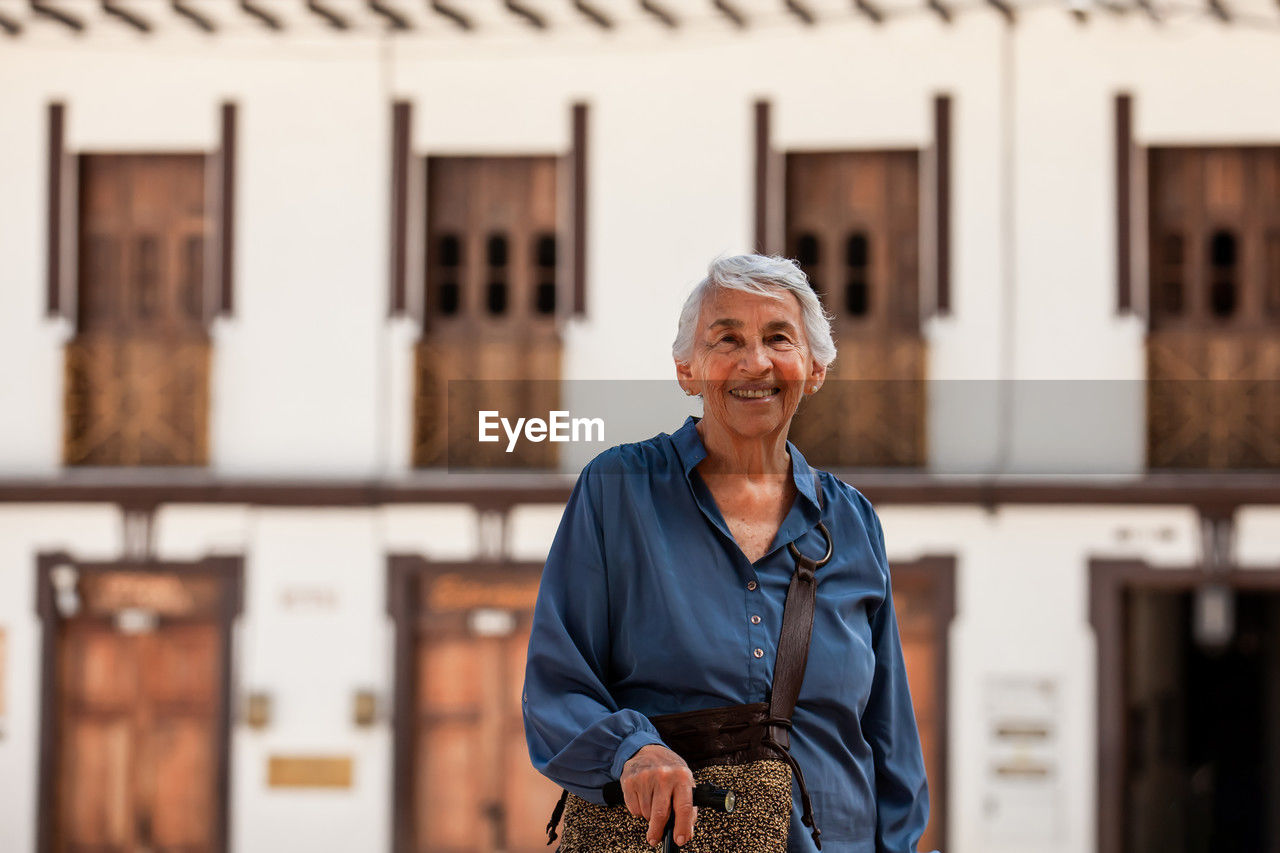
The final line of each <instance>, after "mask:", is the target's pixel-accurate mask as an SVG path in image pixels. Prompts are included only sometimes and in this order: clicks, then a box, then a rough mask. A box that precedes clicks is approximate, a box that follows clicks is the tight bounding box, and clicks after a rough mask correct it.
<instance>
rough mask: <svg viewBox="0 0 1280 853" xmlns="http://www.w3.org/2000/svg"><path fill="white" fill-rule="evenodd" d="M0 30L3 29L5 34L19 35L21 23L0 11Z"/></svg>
mask: <svg viewBox="0 0 1280 853" xmlns="http://www.w3.org/2000/svg"><path fill="white" fill-rule="evenodd" d="M0 30H4V34H5V35H7V36H19V35H22V24H19V23H18V22H17V21H15V20H14V19H13V18H10V17H9V16H8V15H6V14H4V13H3V12H0Z"/></svg>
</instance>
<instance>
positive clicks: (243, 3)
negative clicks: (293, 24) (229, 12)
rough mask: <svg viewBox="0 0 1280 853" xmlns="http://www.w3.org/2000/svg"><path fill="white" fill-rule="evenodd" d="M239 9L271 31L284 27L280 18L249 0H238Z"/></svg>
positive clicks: (278, 30) (277, 30)
mask: <svg viewBox="0 0 1280 853" xmlns="http://www.w3.org/2000/svg"><path fill="white" fill-rule="evenodd" d="M240 9H241V11H243V12H244V13H245V14H246V15H248V16H249V17H251V18H253V19H254V20H256V21H258V22H259V23H261V24H262V25H263V26H264V27H266V28H267V29H269V30H271V31H273V32H277V33H278V32H280V31H281V30H283V29H284V24H282V23H281V22H280V19H279V18H277V17H276V16H275V15H273V14H271V13H270V12H268V11H267V10H265V9H263V8H262V7H260V6H255V5H253V4H252V3H250V2H249V0H240Z"/></svg>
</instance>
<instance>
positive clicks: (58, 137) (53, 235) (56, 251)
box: [45, 103, 67, 317]
mask: <svg viewBox="0 0 1280 853" xmlns="http://www.w3.org/2000/svg"><path fill="white" fill-rule="evenodd" d="M66 112H67V111H66V106H65V105H64V104H61V103H52V104H49V154H48V157H49V164H48V165H49V199H48V210H47V214H48V219H47V225H46V228H47V231H48V235H47V239H48V241H49V242H48V247H47V251H48V254H47V257H46V261H45V264H46V275H47V280H46V284H45V287H46V290H45V313H46V314H47V315H48V316H50V317H56V316H58V315H60V314H62V312H63V305H62V177H63V174H64V172H65V171H66V169H65V166H66V148H65V146H66Z"/></svg>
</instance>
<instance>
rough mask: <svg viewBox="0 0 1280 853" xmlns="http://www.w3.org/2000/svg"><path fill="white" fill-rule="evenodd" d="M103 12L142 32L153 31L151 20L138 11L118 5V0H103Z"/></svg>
mask: <svg viewBox="0 0 1280 853" xmlns="http://www.w3.org/2000/svg"><path fill="white" fill-rule="evenodd" d="M101 5H102V11H103V14H105V15H108V16H110V17H112V18H115V19H116V20H118V21H120V22H121V23H123V24H125V25H127V26H130V27H132V28H133V29H135V30H137V31H138V32H140V33H143V34H147V33H150V32H151V22H150V21H148V20H147V19H146V18H144V17H142V16H141V15H139V14H137V13H136V12H132V11H130V10H128V9H125V8H123V7H122V6H118V5H117V4H116V0H102V3H101Z"/></svg>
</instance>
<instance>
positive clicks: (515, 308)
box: [414, 157, 561, 468]
mask: <svg viewBox="0 0 1280 853" xmlns="http://www.w3.org/2000/svg"><path fill="white" fill-rule="evenodd" d="M557 174H558V161H557V160H556V158H554V157H430V158H428V159H427V199H428V201H427V208H428V209H427V220H428V226H427V258H426V262H427V263H426V269H427V281H426V298H425V304H426V312H425V313H426V322H425V328H424V333H423V337H422V340H421V342H420V343H419V346H418V351H417V370H416V376H417V389H416V393H415V406H414V408H415V438H414V464H415V465H417V466H420V467H427V466H442V465H445V464H449V465H462V466H467V467H498V468H546V467H554V466H555V463H556V452H555V451H556V447H555V445H554V444H551V443H550V442H542V443H530V442H523V443H522V444H521V445H520V446H519V447H517V449H516V450H515V452H513V453H506V452H505V446H500V445H494V444H482V443H480V442H478V440H477V429H476V412H477V411H479V410H482V409H484V410H496V411H499V412H502V414H503V416H505V417H510V418H512V419H513V420H514V418H516V417H541V418H544V419H545V418H546V417H547V413H548V412H549V411H551V410H553V409H556V408H558V401H559V399H560V391H559V381H560V356H561V345H560V335H559V330H558V325H557V316H558V310H559V281H558V278H559V273H558V271H559V269H560V258H559V255H560V254H561V252H560V243H559V236H558V228H557V225H558V223H557V212H556V211H557V203H556V196H557V194H556V180H557ZM450 383H452V384H450Z"/></svg>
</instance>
